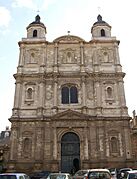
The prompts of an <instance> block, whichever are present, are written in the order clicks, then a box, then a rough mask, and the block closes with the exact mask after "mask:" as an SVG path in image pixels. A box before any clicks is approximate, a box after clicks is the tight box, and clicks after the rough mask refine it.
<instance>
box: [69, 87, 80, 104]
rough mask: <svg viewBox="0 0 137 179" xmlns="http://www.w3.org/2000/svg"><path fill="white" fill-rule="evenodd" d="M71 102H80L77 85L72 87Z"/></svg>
mask: <svg viewBox="0 0 137 179" xmlns="http://www.w3.org/2000/svg"><path fill="white" fill-rule="evenodd" d="M70 103H78V92H77V88H76V87H75V86H71V87H70Z"/></svg>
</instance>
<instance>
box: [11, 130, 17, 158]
mask: <svg viewBox="0 0 137 179" xmlns="http://www.w3.org/2000/svg"><path fill="white" fill-rule="evenodd" d="M11 131H12V132H11V148H10V160H15V159H16V157H17V156H16V157H15V154H16V155H17V153H16V151H17V148H16V147H17V145H16V140H17V130H16V128H14V129H13V128H12V130H11Z"/></svg>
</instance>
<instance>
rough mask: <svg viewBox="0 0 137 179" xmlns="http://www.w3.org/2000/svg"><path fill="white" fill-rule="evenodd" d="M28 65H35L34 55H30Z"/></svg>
mask: <svg viewBox="0 0 137 179" xmlns="http://www.w3.org/2000/svg"><path fill="white" fill-rule="evenodd" d="M30 63H35V53H31V55H30Z"/></svg>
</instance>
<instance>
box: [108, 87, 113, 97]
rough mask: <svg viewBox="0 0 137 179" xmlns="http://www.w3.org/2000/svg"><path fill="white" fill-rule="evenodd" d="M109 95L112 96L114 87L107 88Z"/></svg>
mask: <svg viewBox="0 0 137 179" xmlns="http://www.w3.org/2000/svg"><path fill="white" fill-rule="evenodd" d="M107 97H108V98H112V88H111V87H108V88H107Z"/></svg>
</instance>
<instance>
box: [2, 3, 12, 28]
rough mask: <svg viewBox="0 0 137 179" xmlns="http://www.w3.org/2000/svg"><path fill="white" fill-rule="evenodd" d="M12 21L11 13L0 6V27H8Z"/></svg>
mask: <svg viewBox="0 0 137 179" xmlns="http://www.w3.org/2000/svg"><path fill="white" fill-rule="evenodd" d="M10 20H11V15H10V11H9V10H8V9H6V8H5V7H2V6H0V27H8V25H9V23H10Z"/></svg>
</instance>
